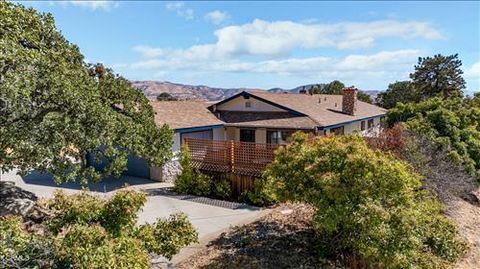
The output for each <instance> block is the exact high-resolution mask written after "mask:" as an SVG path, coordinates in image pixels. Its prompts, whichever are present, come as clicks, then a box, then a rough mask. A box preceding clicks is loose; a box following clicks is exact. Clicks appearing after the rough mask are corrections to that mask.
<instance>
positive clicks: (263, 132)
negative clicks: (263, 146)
mask: <svg viewBox="0 0 480 269" xmlns="http://www.w3.org/2000/svg"><path fill="white" fill-rule="evenodd" d="M255 143H267V129H265V128H258V129H256V130H255Z"/></svg>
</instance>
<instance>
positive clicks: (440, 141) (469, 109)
mask: <svg viewBox="0 0 480 269" xmlns="http://www.w3.org/2000/svg"><path fill="white" fill-rule="evenodd" d="M398 122H404V123H405V126H406V127H408V129H409V130H411V131H413V132H414V133H416V134H421V135H425V136H427V137H428V138H429V139H430V140H431V141H433V142H434V143H435V144H436V145H437V146H440V147H442V148H443V149H444V150H446V151H448V153H449V155H450V157H451V158H452V160H454V161H456V162H457V163H459V164H462V165H463V166H464V167H465V169H466V170H467V171H468V172H469V173H470V174H471V175H473V176H476V178H477V180H478V181H479V182H480V127H479V122H480V96H478V95H477V96H475V97H474V98H463V99H461V98H452V99H440V98H432V99H429V100H427V101H424V102H421V103H415V104H399V105H397V106H396V107H395V108H393V109H391V110H389V112H388V114H387V123H388V124H389V125H390V126H393V125H394V124H396V123H398Z"/></svg>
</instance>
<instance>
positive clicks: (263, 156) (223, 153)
mask: <svg viewBox="0 0 480 269" xmlns="http://www.w3.org/2000/svg"><path fill="white" fill-rule="evenodd" d="M185 143H186V144H187V146H188V149H189V152H190V155H191V156H192V164H193V166H194V167H195V168H197V169H200V170H204V171H211V172H228V173H234V174H238V175H248V176H260V175H261V174H262V172H263V171H264V170H265V168H266V166H267V165H268V164H269V163H271V162H272V161H273V159H274V151H275V150H276V149H277V148H278V147H279V145H277V144H261V143H251V142H238V141H232V140H225V141H223V140H222V141H220V140H206V139H195V138H185Z"/></svg>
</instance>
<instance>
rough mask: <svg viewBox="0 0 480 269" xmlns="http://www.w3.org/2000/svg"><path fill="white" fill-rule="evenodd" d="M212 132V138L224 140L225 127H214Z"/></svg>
mask: <svg viewBox="0 0 480 269" xmlns="http://www.w3.org/2000/svg"><path fill="white" fill-rule="evenodd" d="M212 133H213V135H212V138H213V140H225V128H215V129H213V131H212Z"/></svg>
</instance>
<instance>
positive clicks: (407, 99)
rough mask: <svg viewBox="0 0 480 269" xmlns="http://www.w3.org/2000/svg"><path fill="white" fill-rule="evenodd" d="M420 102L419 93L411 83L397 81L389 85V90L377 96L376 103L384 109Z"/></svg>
mask: <svg viewBox="0 0 480 269" xmlns="http://www.w3.org/2000/svg"><path fill="white" fill-rule="evenodd" d="M418 100H420V96H419V93H418V92H417V91H416V90H415V88H414V87H413V84H412V83H411V82H410V81H396V82H395V83H391V84H389V85H388V89H387V90H386V91H384V92H381V93H379V94H378V95H377V98H376V99H375V101H376V103H377V104H378V105H379V106H381V107H384V108H392V107H395V106H396V105H397V103H404V104H406V103H413V102H417V101H418Z"/></svg>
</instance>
